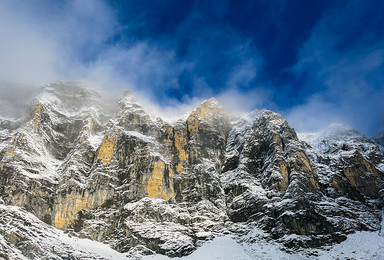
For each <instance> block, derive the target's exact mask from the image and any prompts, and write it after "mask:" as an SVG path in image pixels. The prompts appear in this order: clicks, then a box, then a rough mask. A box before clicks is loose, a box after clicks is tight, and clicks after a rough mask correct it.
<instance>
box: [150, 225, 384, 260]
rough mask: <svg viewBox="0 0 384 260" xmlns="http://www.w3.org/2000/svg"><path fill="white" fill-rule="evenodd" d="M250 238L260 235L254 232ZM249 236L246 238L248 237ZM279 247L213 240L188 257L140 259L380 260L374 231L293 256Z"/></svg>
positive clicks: (383, 240)
mask: <svg viewBox="0 0 384 260" xmlns="http://www.w3.org/2000/svg"><path fill="white" fill-rule="evenodd" d="M251 235H255V236H256V237H257V236H258V235H263V232H262V231H260V230H257V229H255V230H254V231H253V232H252V233H251ZM248 237H250V236H248ZM281 249H282V245H281V244H278V243H276V242H273V241H265V240H263V239H262V238H258V239H257V240H256V241H254V242H253V243H245V242H238V241H236V239H235V237H232V236H229V235H228V236H223V237H216V238H215V239H213V240H212V241H210V242H207V243H205V244H203V246H201V247H200V248H198V249H197V250H196V251H195V252H193V253H192V254H191V255H189V256H185V257H181V258H169V257H167V256H163V255H150V256H144V257H143V259H144V260H145V259H147V260H148V259H153V260H165V259H186V260H204V259H220V260H232V259H238V260H243V259H244V260H247V259H323V260H325V259H377V260H379V259H384V237H380V236H378V234H377V232H367V231H364V232H357V233H355V234H351V235H349V236H348V238H347V240H345V241H344V242H342V243H340V244H336V245H334V246H329V247H324V248H321V249H308V250H302V251H296V252H293V253H290V252H286V251H282V250H281Z"/></svg>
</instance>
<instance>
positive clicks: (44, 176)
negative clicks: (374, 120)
mask: <svg viewBox="0 0 384 260" xmlns="http://www.w3.org/2000/svg"><path fill="white" fill-rule="evenodd" d="M101 104H102V98H101V97H100V96H99V94H98V93H96V92H95V91H92V90H88V89H85V88H82V87H80V86H77V85H76V84H75V83H53V84H49V85H47V86H46V87H45V90H44V91H43V93H42V94H41V95H40V96H39V97H37V98H36V100H35V102H34V103H33V104H32V106H31V109H30V111H29V112H28V115H27V117H26V118H25V119H24V120H21V121H17V122H13V121H12V120H6V119H1V121H0V141H1V146H0V149H1V152H0V174H1V178H0V196H1V197H0V203H1V204H3V205H2V212H5V209H7V207H8V208H9V209H10V206H16V207H22V208H24V209H23V210H26V211H28V212H30V213H32V214H33V215H35V216H36V217H37V218H38V219H39V221H43V222H45V223H46V224H48V225H51V226H53V227H55V228H57V229H61V230H65V231H66V232H72V233H73V234H74V235H77V236H80V237H83V238H89V239H92V240H97V241H100V242H103V243H107V244H109V245H110V246H111V247H112V248H114V249H116V250H117V251H119V252H130V253H132V254H133V253H134V252H135V253H137V252H141V253H142V254H149V253H153V252H157V253H161V254H166V255H169V256H182V255H187V254H189V253H191V252H192V251H193V250H194V249H195V248H196V247H197V246H199V245H200V244H201V243H202V242H203V241H205V240H207V239H211V238H213V237H214V236H217V235H220V234H223V233H228V232H234V233H236V228H234V227H236V223H242V224H244V223H245V224H247V225H250V226H251V225H257V226H259V227H261V228H263V229H264V230H265V231H267V232H268V233H269V234H270V236H271V238H274V239H277V240H279V241H280V242H282V243H284V244H285V245H286V246H288V247H308V246H311V247H316V246H321V245H324V244H327V243H333V242H338V241H342V240H343V239H345V234H348V233H351V232H354V231H356V230H378V229H379V227H380V214H379V213H380V208H381V207H382V206H383V197H384V189H383V183H384V173H383V172H384V156H383V154H382V153H381V152H380V150H379V149H378V148H377V146H376V145H375V144H373V143H372V142H371V141H370V140H369V139H367V138H366V137H364V136H363V135H361V134H359V133H358V132H357V131H356V130H353V129H349V128H345V127H341V126H333V127H331V128H329V129H327V130H324V131H323V132H321V133H316V134H314V133H312V134H300V135H299V137H298V135H297V134H296V132H295V131H294V129H293V128H291V127H290V126H289V125H288V123H287V122H286V121H285V120H284V119H283V118H282V116H281V115H279V114H276V113H273V112H271V111H268V110H262V111H254V112H251V113H248V114H246V115H242V116H234V115H230V114H229V113H228V112H226V110H225V109H224V108H223V107H222V106H221V105H220V103H219V102H218V101H217V100H215V99H209V100H206V101H205V102H203V103H202V104H201V105H200V106H198V107H197V108H196V109H195V110H194V111H192V112H191V113H190V115H189V116H188V117H187V118H186V119H180V120H178V121H177V122H175V123H173V124H170V123H167V122H164V121H163V120H162V119H160V118H154V117H153V116H151V115H150V114H148V113H147V112H146V111H145V110H144V109H143V108H142V107H141V106H140V104H138V102H137V101H136V99H135V98H134V97H133V95H132V94H131V93H130V92H125V93H124V95H123V97H122V99H121V100H120V102H119V103H118V104H117V109H116V113H115V115H113V116H110V115H108V114H107V113H105V112H104V110H103V108H102V106H101ZM16 207H14V208H16ZM14 208H12V209H13V210H15V209H14ZM2 214H3V213H2ZM3 215H4V216H7V218H9V217H10V216H9V214H8V215H7V214H5V213H4V214H3ZM16 215H17V218H18V219H20V218H22V216H24V215H25V214H24V213H23V214H21V213H20V214H16ZM31 219H36V218H29V221H31ZM7 221H8V220H7ZM15 221H16V220H15ZM36 221H37V219H36ZM15 223H18V222H15ZM50 232H51V231H50ZM8 233H9V232H8ZM8 233H7V231H6V230H5V229H0V235H1V236H2V237H4V238H5V241H6V243H7V246H4V248H6V249H7V250H8V251H9V252H11V251H12V250H13V249H12V248H14V249H15V250H21V251H22V253H23V254H24V255H26V256H28V255H42V253H41V252H40V251H38V248H39V247H37V246H29V247H23V248H20V243H19V241H18V239H13V238H12V236H9V234H8ZM291 234H296V235H295V236H291ZM16 236H19V235H17V234H16ZM36 248H37V249H36ZM4 250H5V249H4ZM44 250H49V249H44ZM47 255H48V254H47ZM51 255H55V252H50V253H49V256H51ZM56 255H57V256H60V255H58V254H56Z"/></svg>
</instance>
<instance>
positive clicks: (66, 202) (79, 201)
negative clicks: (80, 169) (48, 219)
mask: <svg viewBox="0 0 384 260" xmlns="http://www.w3.org/2000/svg"><path fill="white" fill-rule="evenodd" d="M108 198H109V191H108V190H103V189H101V190H97V191H96V192H94V193H92V194H89V193H88V192H87V191H85V192H84V194H82V193H81V192H75V193H72V194H68V195H67V196H66V197H64V198H59V199H58V200H57V202H56V204H55V208H54V212H55V219H54V225H55V227H56V228H58V229H65V228H66V227H67V226H68V225H69V224H70V223H71V221H72V220H73V219H74V218H75V217H76V215H77V213H78V212H79V211H80V210H82V209H85V208H92V207H97V206H100V205H101V204H102V203H103V202H104V201H106V200H107V199H108Z"/></svg>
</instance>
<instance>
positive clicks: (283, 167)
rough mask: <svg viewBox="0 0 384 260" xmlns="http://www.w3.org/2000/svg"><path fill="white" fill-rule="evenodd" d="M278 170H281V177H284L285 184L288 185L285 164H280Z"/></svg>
mask: <svg viewBox="0 0 384 260" xmlns="http://www.w3.org/2000/svg"><path fill="white" fill-rule="evenodd" d="M280 170H281V173H282V175H283V177H284V181H285V183H288V178H289V176H288V169H287V166H286V165H285V163H282V164H280ZM285 186H286V185H285Z"/></svg>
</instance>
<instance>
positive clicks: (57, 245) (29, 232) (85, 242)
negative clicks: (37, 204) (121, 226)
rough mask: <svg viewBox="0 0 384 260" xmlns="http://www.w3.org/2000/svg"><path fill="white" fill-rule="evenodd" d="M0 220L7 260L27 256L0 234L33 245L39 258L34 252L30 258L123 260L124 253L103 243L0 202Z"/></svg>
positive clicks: (0, 236) (0, 244) (0, 246)
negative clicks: (68, 232) (65, 230)
mask: <svg viewBox="0 0 384 260" xmlns="http://www.w3.org/2000/svg"><path fill="white" fill-rule="evenodd" d="M0 223H2V225H1V226H0V249H3V250H4V249H6V250H7V251H6V252H7V254H8V253H9V254H10V255H9V257H12V258H11V259H27V258H26V257H23V256H21V252H20V251H19V250H18V249H16V248H15V245H13V244H9V242H8V241H7V240H6V239H5V238H4V234H5V235H7V236H11V237H16V238H17V239H19V240H22V241H24V242H23V243H27V244H29V245H33V247H34V248H36V250H37V252H40V253H39V257H40V258H39V257H38V256H37V255H35V256H36V257H35V258H34V257H32V258H33V259H62V258H63V259H116V260H120V259H127V257H126V254H123V253H119V252H117V251H115V250H113V249H112V248H110V247H109V246H108V245H106V244H103V243H100V242H96V241H92V240H89V239H81V238H77V237H73V236H70V235H69V234H67V233H64V232H63V231H61V230H58V229H56V228H54V227H52V226H49V225H47V224H45V223H43V222H42V221H40V220H39V219H38V218H37V217H35V216H34V215H32V214H31V213H29V212H26V211H25V210H23V209H22V208H20V207H16V206H5V205H2V204H0ZM20 244H22V243H20ZM41 254H43V255H41ZM57 256H59V257H60V258H58V257H57Z"/></svg>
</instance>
